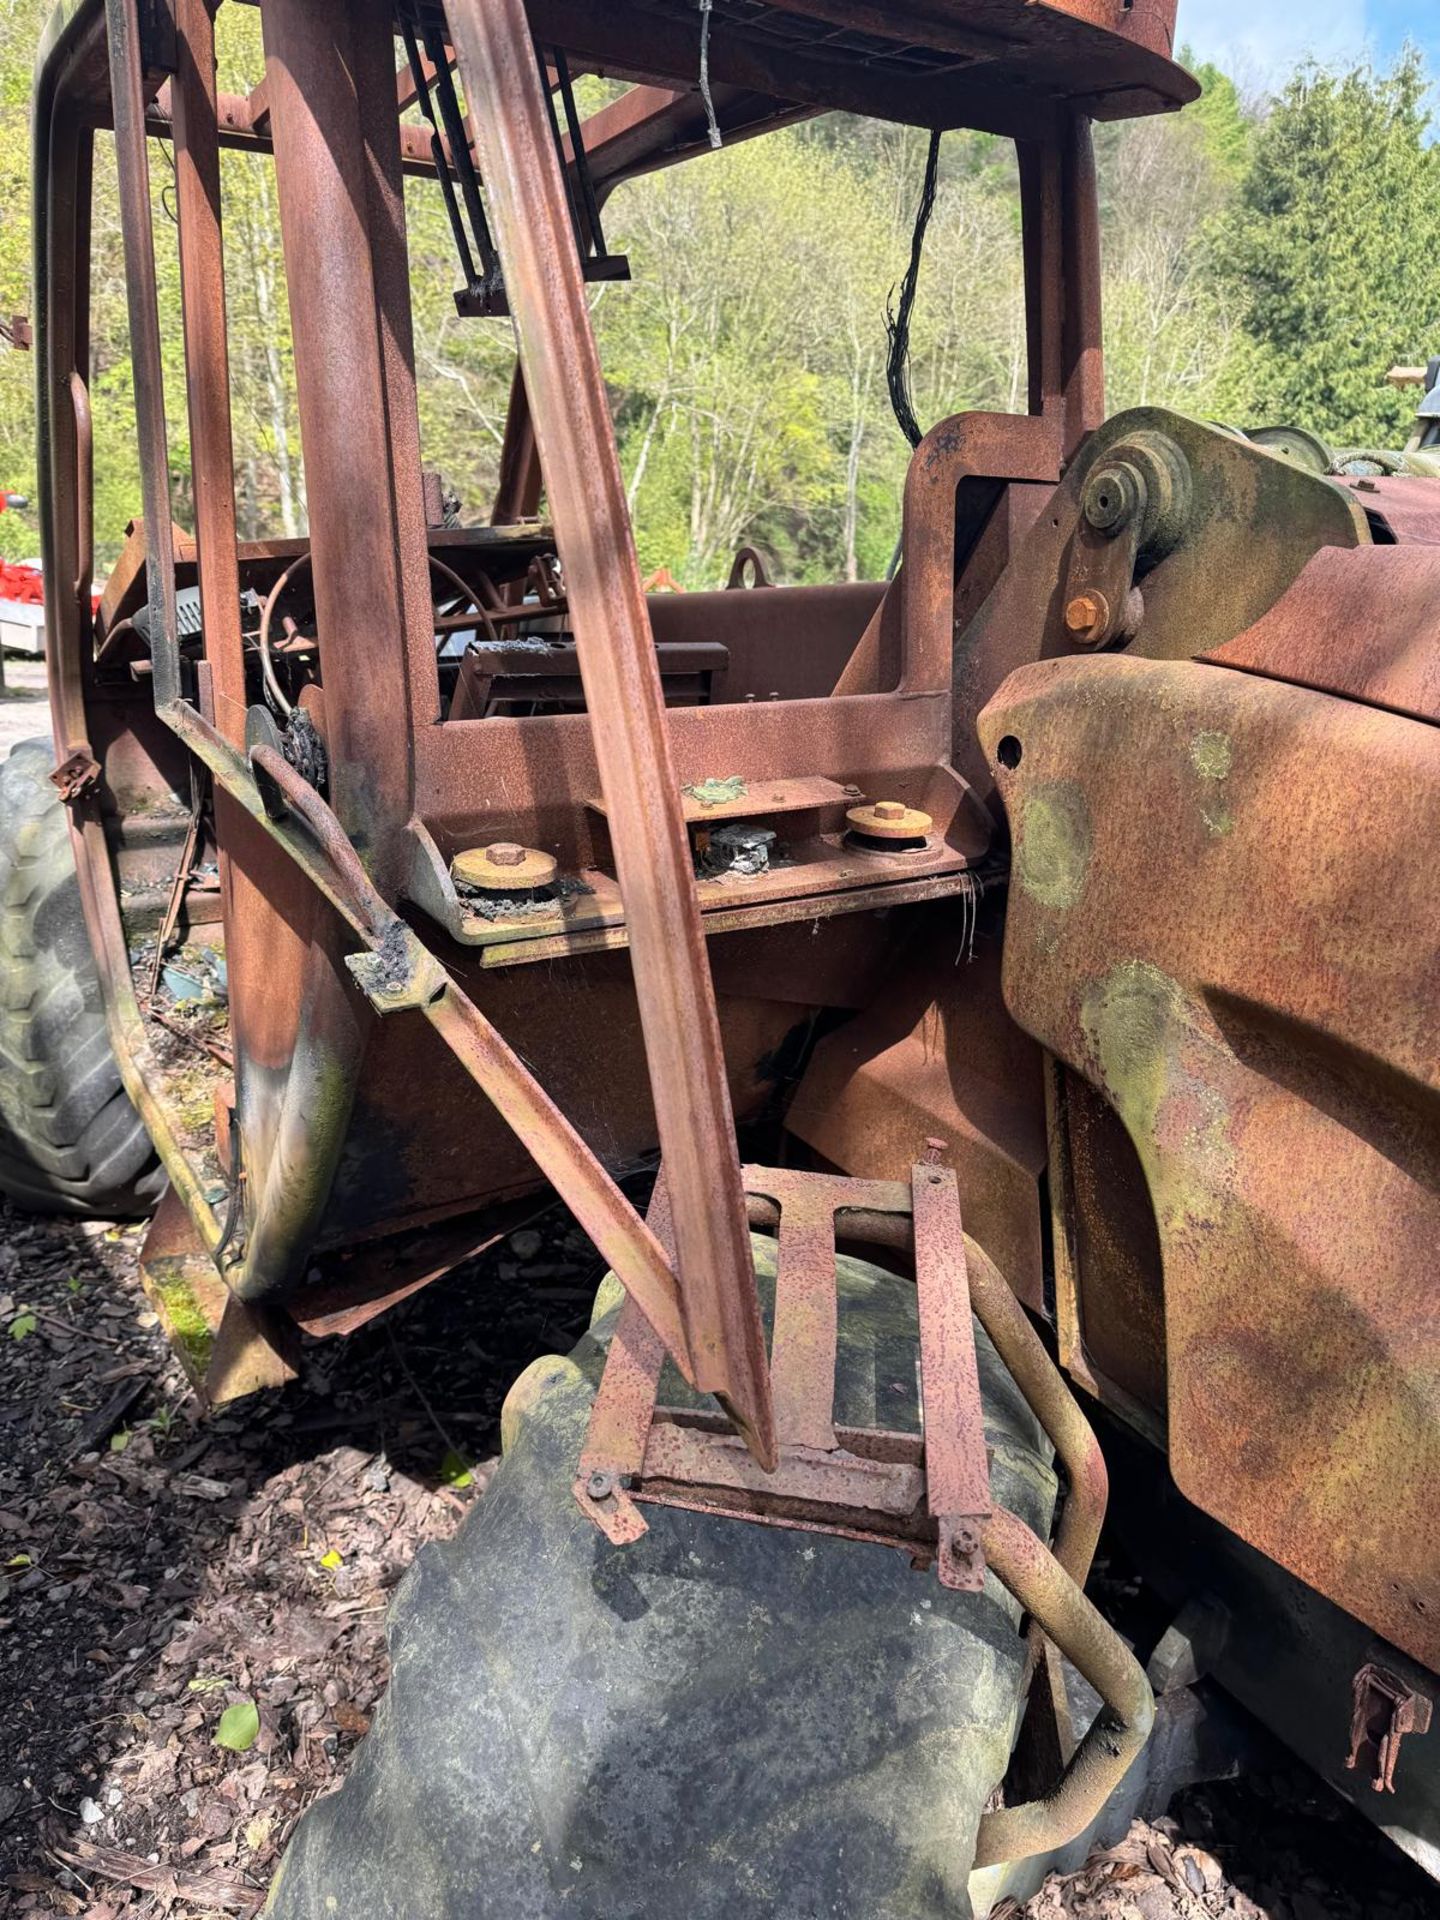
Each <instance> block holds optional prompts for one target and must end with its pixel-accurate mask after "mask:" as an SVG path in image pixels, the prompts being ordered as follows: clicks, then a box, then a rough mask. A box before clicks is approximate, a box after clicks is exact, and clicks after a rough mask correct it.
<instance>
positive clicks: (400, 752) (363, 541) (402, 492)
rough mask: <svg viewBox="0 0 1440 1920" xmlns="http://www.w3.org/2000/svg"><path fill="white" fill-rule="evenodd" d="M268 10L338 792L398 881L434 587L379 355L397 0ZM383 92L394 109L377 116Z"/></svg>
mask: <svg viewBox="0 0 1440 1920" xmlns="http://www.w3.org/2000/svg"><path fill="white" fill-rule="evenodd" d="M261 21H262V24H263V28H264V37H265V50H266V61H267V69H266V71H267V78H268V81H269V88H270V94H269V98H270V125H271V133H272V138H273V140H274V144H275V160H276V188H277V192H278V197H279V206H280V229H281V237H282V240H283V242H284V249H285V273H286V281H287V285H288V288H289V295H290V311H291V318H292V323H293V329H294V337H295V378H296V387H297V391H298V398H299V407H300V433H301V442H302V446H303V450H304V460H305V481H306V494H307V497H308V500H309V504H310V560H311V568H312V578H313V583H314V589H315V613H316V619H317V622H318V626H319V645H320V657H321V662H322V668H323V674H324V682H325V723H326V747H327V750H328V753H329V757H330V777H331V792H332V798H333V803H334V806H335V811H336V813H337V814H338V816H339V818H340V820H341V822H342V823H343V825H344V827H345V829H346V831H347V832H348V833H349V834H350V837H351V838H352V840H354V841H355V843H356V845H357V846H358V847H359V849H360V852H361V856H362V858H363V859H365V861H366V863H367V865H369V866H370V867H371V869H372V871H374V872H375V873H376V875H377V877H378V878H379V879H380V882H381V885H382V888H385V889H386V890H387V891H388V890H390V889H391V888H392V887H393V886H394V885H398V884H399V882H400V881H401V879H402V878H403V876H404V873H405V871H406V853H405V847H404V844H403V841H404V829H405V827H406V825H407V823H408V821H409V818H410V814H411V810H412V803H413V802H412V796H413V783H414V768H413V754H412V749H411V733H412V727H413V716H412V713H411V705H410V686H409V677H408V673H407V670H406V647H407V643H408V644H410V645H419V644H420V643H421V641H422V639H423V640H424V641H425V642H426V643H427V644H429V643H431V641H432V636H431V633H430V629H429V625H428V623H429V621H430V619H431V611H432V610H431V605H430V596H429V590H428V583H427V585H426V587H425V589H424V593H423V604H421V603H420V602H421V598H422V596H421V595H419V594H417V593H416V592H415V591H414V582H415V580H416V579H417V578H419V579H421V580H424V579H425V578H426V575H425V566H426V561H425V544H424V543H425V528H424V514H423V507H422V506H421V504H420V503H421V501H422V484H421V476H420V461H419V438H418V426H417V425H415V424H414V418H413V416H414V404H415V403H414V389H413V377H412V378H411V379H410V380H406V379H405V378H404V375H403V372H401V370H400V369H399V368H398V367H397V363H396V357H395V356H394V355H393V354H392V353H390V352H389V351H388V350H387V348H388V346H389V344H390V339H391V336H392V335H393V333H394V329H395V327H396V316H395V313H394V309H393V301H392V303H387V302H386V300H385V299H384V297H383V295H382V288H381V285H380V276H381V274H382V272H383V271H384V260H383V250H384V249H385V248H386V247H387V246H393V245H396V244H398V245H399V246H400V247H402V248H403V244H404V242H403V233H404V214H403V208H402V206H401V204H400V191H399V187H400V162H399V140H398V131H397V123H396V120H395V117H394V107H393V103H394V87H395V79H394V75H395V69H394V64H393V56H392V53H391V46H392V41H391V25H392V22H391V14H390V8H389V5H388V4H387V0H359V4H356V5H342V4H341V0H310V3H309V4H302V0H265V4H264V5H263V6H262V8H261ZM382 58H383V64H384V75H383V81H384V85H383V93H380V92H379V91H378V78H377V76H376V74H375V73H374V71H373V69H374V68H375V66H376V64H377V62H379V61H380V60H381V59H382ZM379 98H383V99H384V100H385V101H386V103H387V107H388V111H387V112H386V113H384V114H383V115H381V114H379V113H375V112H372V113H367V112H366V111H365V107H366V105H378V99H379ZM397 234H398V236H399V238H398V242H397V239H396V236H397ZM390 291H391V293H392V295H393V288H391V289H390ZM406 331H407V337H408V324H407V329H406ZM407 509H413V510H409V511H407Z"/></svg>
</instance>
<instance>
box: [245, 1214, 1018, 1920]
mask: <svg viewBox="0 0 1440 1920" xmlns="http://www.w3.org/2000/svg"><path fill="white" fill-rule="evenodd" d="M755 1245H756V1259H757V1266H758V1267H759V1268H760V1285H761V1293H762V1301H763V1303H764V1304H765V1305H766V1307H767V1311H768V1310H769V1306H770V1302H771V1301H772V1300H773V1287H774V1274H775V1242H774V1241H773V1240H772V1241H768V1242H766V1241H761V1240H757V1241H756V1243H755ZM837 1278H838V1284H839V1305H840V1340H839V1351H838V1354H837V1367H836V1406H835V1412H836V1418H837V1419H838V1420H839V1421H841V1422H842V1423H844V1424H847V1425H848V1424H856V1425H862V1426H885V1427H890V1428H892V1429H895V1430H899V1431H910V1432H914V1431H916V1430H917V1429H918V1407H917V1397H916V1387H915V1352H916V1339H917V1328H916V1292H915V1287H914V1284H913V1282H909V1281H904V1280H898V1279H896V1278H894V1277H893V1276H892V1275H890V1274H888V1273H885V1272H884V1271H882V1270H881V1269H880V1268H878V1267H874V1266H870V1265H868V1264H866V1263H865V1262H862V1261H858V1260H850V1259H845V1258H842V1259H840V1260H839V1261H838V1263H837ZM615 1296H616V1287H615V1284H614V1283H613V1282H611V1283H609V1284H608V1285H607V1287H606V1288H604V1289H602V1292H601V1299H600V1302H599V1305H598V1309H597V1311H598V1317H597V1320H596V1322H595V1324H594V1325H593V1327H592V1329H591V1332H590V1334H589V1335H588V1336H587V1337H586V1338H585V1339H584V1340H582V1341H581V1343H580V1345H579V1346H578V1347H577V1348H576V1350H575V1352H574V1354H573V1356H571V1357H570V1358H569V1359H564V1358H559V1357H551V1358H549V1359H546V1360H541V1361H537V1362H536V1363H535V1365H534V1366H533V1367H531V1368H530V1369H529V1370H528V1372H527V1373H526V1374H524V1375H522V1377H521V1379H520V1381H519V1382H517V1383H516V1386H515V1388H514V1389H513V1390H512V1393H511V1396H510V1398H509V1400H508V1401H507V1403H506V1410H505V1415H504V1428H505V1441H506V1453H505V1458H504V1461H503V1463H502V1465H501V1467H500V1469H499V1471H498V1472H497V1474H496V1476H495V1479H494V1481H493V1483H492V1484H491V1486H490V1488H489V1490H488V1491H487V1493H486V1495H485V1498H484V1500H483V1501H482V1502H481V1503H480V1505H479V1506H478V1507H476V1509H475V1510H474V1512H472V1513H471V1515H470V1516H469V1518H468V1519H467V1521H466V1522H465V1525H464V1526H463V1527H462V1528H461V1529H460V1531H459V1533H457V1534H456V1535H455V1537H454V1538H453V1539H452V1540H450V1541H448V1542H446V1543H445V1544H444V1545H440V1546H427V1547H426V1548H424V1550H423V1551H422V1552H421V1554H420V1556H419V1558H418V1560H417V1561H416V1563H415V1566H414V1567H413V1568H412V1569H411V1571H410V1573H409V1575H408V1576H407V1578H406V1581H405V1584H404V1586H403V1587H402V1588H401V1590H400V1593H399V1595H398V1597H397V1599H396V1601H395V1605H394V1608H393V1611H392V1613H391V1618H390V1625H389V1641H390V1652H391V1679H390V1686H389V1691H388V1692H387V1693H386V1695H385V1696H384V1698H383V1699H382V1700H381V1702H380V1705H379V1708H378V1710H377V1712H376V1715H375V1723H374V1727H373V1729H372V1731H371V1732H370V1734H369V1736H368V1737H367V1739H366V1741H365V1743H364V1745H363V1746H362V1747H361V1749H360V1751H359V1753H358V1754H357V1755H356V1758H355V1761H354V1764H353V1765H352V1767H351V1769H350V1774H349V1778H348V1779H347V1780H346V1782H345V1784H344V1786H343V1787H341V1789H340V1790H339V1792H338V1793H334V1794H332V1795H330V1796H329V1797H328V1798H326V1799H324V1800H321V1801H319V1802H317V1804H316V1805H315V1806H314V1807H313V1808H312V1809H311V1810H310V1811H309V1812H308V1813H307V1814H306V1815H305V1818H304V1819H303V1820H302V1821H301V1822H300V1825H299V1828H298V1829H297V1831H296V1834H295V1837H294V1839H293V1840H292V1842H291V1844H290V1848H289V1851H288V1852H287V1854H286V1856H285V1858H284V1861H283V1863H282V1866H281V1869H280V1873H279V1876H278V1877H277V1879H276V1882H275V1885H274V1888H273V1889H272V1892H271V1896H270V1902H269V1904H268V1905H267V1907H266V1909H265V1912H266V1915H267V1916H269V1920H332V1917H333V1916H344V1917H345V1920H352V1917H353V1920H360V1916H362V1915H363V1916H364V1920H418V1916H420V1915H423V1916H424V1920H671V1916H677V1917H678V1916H683V1917H684V1920H818V1916H821V1915H850V1916H856V1920H860V1916H863V1920H968V1916H969V1915H970V1913H971V1905H970V1900H969V1896H968V1880H969V1875H970V1864H971V1861H972V1860H973V1858H974V1851H975V1836H976V1832H977V1829H978V1827H979V1822H980V1817H981V1814H982V1812H983V1810H984V1808H985V1806H986V1803H987V1801H988V1800H989V1798H990V1795H991V1793H992V1792H993V1790H994V1788H995V1786H996V1784H997V1782H998V1781H999V1780H1000V1779H1001V1777H1002V1775H1003V1774H1004V1772H1005V1769H1006V1765H1007V1763H1008V1760H1009V1757H1010V1753H1011V1747H1012V1743H1013V1736H1014V1730H1015V1727H1016V1724H1017V1721H1018V1715H1019V1709H1020V1705H1021V1699H1022V1693H1023V1689H1024V1684H1025V1676H1026V1646H1025V1641H1024V1640H1023V1638H1022V1637H1021V1635H1020V1633H1019V1631H1018V1627H1019V1609H1018V1607H1017V1606H1015V1604H1014V1603H1013V1602H1012V1601H1011V1600H1010V1599H1009V1597H1008V1596H1007V1595H1006V1594H1005V1593H1004V1592H1003V1591H1002V1590H1001V1589H1000V1588H999V1587H998V1586H997V1585H996V1584H995V1582H994V1581H993V1580H992V1581H990V1582H988V1583H987V1588H986V1591H985V1592H984V1593H982V1594H956V1593H951V1592H948V1591H947V1590H946V1589H944V1588H943V1587H941V1586H940V1584H939V1582H938V1580H937V1579H936V1578H935V1576H934V1574H933V1573H931V1574H929V1575H922V1574H919V1573H915V1572H912V1571H911V1569H910V1567H909V1565H908V1559H907V1556H905V1555H904V1554H901V1553H899V1552H896V1551H895V1550H894V1549H893V1548H888V1547H882V1546H869V1545H861V1544H859V1543H857V1542H854V1541H847V1540H839V1539H834V1538H832V1537H830V1536H829V1535H826V1534H806V1533H799V1532H791V1531H785V1530H778V1529H772V1528H768V1527H759V1526H749V1525H746V1524H744V1523H743V1522H740V1521H735V1520H724V1519H720V1518H718V1517H716V1516H715V1515H712V1514H701V1513H691V1512H685V1511H681V1510H679V1509H676V1508H666V1507H649V1508H647V1509H646V1511H645V1518H646V1520H647V1521H648V1522H649V1528H650V1531H649V1532H648V1533H647V1534H646V1536H645V1538H644V1539H643V1540H641V1541H639V1542H637V1543H636V1544H635V1545H634V1546H632V1547H625V1548H616V1547H612V1546H611V1545H610V1544H609V1542H608V1541H606V1540H605V1539H603V1538H602V1537H601V1535H600V1534H598V1533H596V1532H595V1531H594V1529H593V1528H592V1527H591V1525H590V1523H589V1521H588V1520H586V1519H585V1518H584V1517H583V1516H582V1514H581V1513H580V1510H579V1508H578V1507H577V1506H576V1504H575V1500H574V1497H573V1495H572V1493H571V1485H572V1482H573V1480H574V1476H575V1470H576V1462H577V1460H578V1458H579V1455H580V1450H581V1447H582V1446H583V1444H584V1440H585V1432H586V1425H587V1421H588V1419H589V1415H590V1409H591V1406H592V1403H593V1400H594V1393H595V1386H596V1383H597V1382H598V1380H599V1377H600V1371H601V1367H602V1365H603V1362H604V1358H605V1353H606V1350H607V1349H608V1346H609V1343H610V1341H611V1339H612V1338H613V1336H614V1332H615V1324H616V1321H617V1319H618V1308H617V1307H615V1306H614V1305H613V1304H608V1305H607V1303H613V1301H614V1299H615ZM977 1353H978V1360H979V1368H980V1379H981V1392H982V1397H983V1403H984V1409H985V1435H986V1441H987V1444H988V1446H989V1447H990V1449H991V1473H992V1484H993V1486H994V1491H995V1498H996V1500H997V1501H998V1502H999V1503H1000V1504H1001V1505H1004V1506H1007V1507H1008V1508H1010V1510H1011V1511H1012V1512H1015V1513H1018V1514H1019V1515H1021V1517H1022V1518H1024V1519H1025V1521H1026V1523H1027V1524H1028V1525H1030V1526H1031V1527H1032V1528H1034V1529H1035V1530H1036V1531H1037V1532H1038V1533H1039V1534H1040V1535H1041V1537H1044V1538H1048V1536H1049V1531H1050V1524H1051V1516H1052V1513H1053V1508H1054V1501H1055V1476H1054V1473H1053V1470H1052V1468H1051V1466H1050V1463H1049V1448H1048V1445H1047V1443H1046V1442H1045V1440H1044V1437H1043V1435H1042V1434H1041V1433H1040V1431H1039V1428H1038V1426H1037V1425H1036V1422H1035V1418H1034V1415H1033V1414H1032V1413H1031V1412H1030V1410H1029V1409H1028V1407H1027V1406H1026V1405H1025V1402H1024V1400H1023V1399H1022V1398H1021V1396H1020V1394H1019V1391H1018V1389H1017V1388H1016V1386H1015V1384H1014V1382H1013V1381H1012V1380H1011V1379H1010V1376H1009V1375H1008V1373H1006V1371H1005V1369H1004V1367H1003V1365H1002V1364H1001V1362H1000V1360H999V1357H998V1355H997V1354H996V1353H995V1350H994V1348H993V1347H992V1346H991V1345H990V1343H989V1341H988V1340H987V1339H986V1338H985V1336H984V1334H983V1332H977ZM662 1393H663V1396H664V1398H665V1399H666V1400H667V1402H669V1403H670V1404H676V1403H679V1404H694V1396H692V1395H689V1393H688V1389H685V1388H684V1387H683V1386H682V1385H681V1383H680V1381H679V1379H678V1376H677V1377H675V1378H674V1379H673V1381H667V1383H666V1384H665V1386H664V1387H663V1389H662Z"/></svg>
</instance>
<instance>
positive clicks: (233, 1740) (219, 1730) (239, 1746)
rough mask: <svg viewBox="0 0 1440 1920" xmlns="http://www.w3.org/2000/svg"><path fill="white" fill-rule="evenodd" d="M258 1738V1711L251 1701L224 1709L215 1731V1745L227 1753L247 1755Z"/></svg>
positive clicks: (241, 1701)
mask: <svg viewBox="0 0 1440 1920" xmlns="http://www.w3.org/2000/svg"><path fill="white" fill-rule="evenodd" d="M259 1738H260V1710H259V1708H258V1707H257V1706H256V1705H255V1702H254V1701H253V1700H237V1701H235V1703H234V1704H233V1705H232V1706H228V1707H226V1709H225V1711H224V1712H223V1713H222V1714H221V1716H220V1724H219V1726H218V1727H216V1729H215V1745H216V1746H217V1747H224V1748H225V1749H226V1751H227V1752H229V1753H248V1752H249V1751H250V1749H251V1747H253V1746H254V1744H255V1742H256V1741H257V1740H258V1739H259Z"/></svg>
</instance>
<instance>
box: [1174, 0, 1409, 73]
mask: <svg viewBox="0 0 1440 1920" xmlns="http://www.w3.org/2000/svg"><path fill="white" fill-rule="evenodd" d="M1434 31H1435V0H1308V3H1307V4H1300V0H1180V19H1179V27H1178V32H1177V36H1176V44H1177V46H1178V45H1181V44H1186V45H1189V46H1192V47H1194V49H1195V50H1196V52H1197V53H1198V54H1200V55H1201V56H1202V58H1205V59H1209V60H1215V61H1217V62H1218V63H1219V64H1220V65H1221V66H1224V67H1225V68H1226V69H1227V70H1228V71H1230V72H1232V73H1234V75H1235V77H1236V79H1237V80H1239V81H1241V83H1242V85H1251V86H1261V87H1263V86H1267V85H1271V84H1273V83H1274V82H1275V81H1277V80H1279V79H1281V78H1283V77H1284V75H1285V74H1286V73H1287V72H1288V71H1289V70H1290V68H1291V67H1293V66H1294V64H1295V62H1296V61H1297V60H1299V59H1302V58H1304V56H1305V55H1307V54H1311V55H1314V57H1315V58H1316V59H1320V60H1334V59H1350V58H1354V57H1355V56H1357V55H1362V54H1366V53H1368V54H1369V55H1370V56H1371V57H1372V58H1373V59H1375V60H1377V61H1379V62H1381V63H1382V64H1383V63H1384V62H1385V61H1387V60H1389V59H1390V58H1392V57H1393V55H1394V54H1395V53H1397V52H1398V51H1399V49H1400V48H1401V47H1402V46H1403V45H1404V43H1405V41H1406V39H1407V38H1408V39H1411V40H1415V41H1417V42H1418V43H1419V44H1420V45H1421V46H1425V45H1426V44H1427V43H1428V42H1429V41H1431V40H1433V37H1434ZM1433 65H1434V61H1433V59H1432V67H1433Z"/></svg>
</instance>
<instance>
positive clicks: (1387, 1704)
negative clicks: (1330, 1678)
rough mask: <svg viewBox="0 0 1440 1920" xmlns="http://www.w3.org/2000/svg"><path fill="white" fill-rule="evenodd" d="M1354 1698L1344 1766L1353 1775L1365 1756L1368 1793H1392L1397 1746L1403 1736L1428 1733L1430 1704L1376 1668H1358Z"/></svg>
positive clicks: (1402, 1682) (1400, 1682) (1398, 1680)
mask: <svg viewBox="0 0 1440 1920" xmlns="http://www.w3.org/2000/svg"><path fill="white" fill-rule="evenodd" d="M1354 1695H1355V1707H1354V1712H1353V1714H1352V1715H1351V1720H1350V1758H1349V1759H1348V1760H1347V1761H1346V1762H1345V1765H1346V1767H1347V1768H1348V1769H1349V1770H1350V1771H1351V1772H1352V1773H1353V1772H1354V1771H1355V1770H1356V1768H1357V1767H1358V1766H1359V1765H1360V1762H1361V1759H1362V1758H1363V1757H1364V1756H1365V1755H1366V1754H1367V1753H1368V1754H1369V1755H1370V1756H1371V1762H1370V1764H1371V1766H1372V1769H1373V1771H1372V1777H1371V1781H1370V1785H1371V1787H1372V1789H1373V1790H1374V1791H1375V1792H1376V1793H1393V1792H1394V1791H1395V1763H1396V1761H1397V1760H1398V1759H1399V1758H1400V1743H1401V1741H1402V1740H1404V1738H1405V1736H1406V1735H1407V1734H1411V1733H1413V1734H1422V1733H1428V1732H1429V1731H1430V1717H1431V1703H1430V1701H1429V1700H1427V1699H1426V1697H1425V1695H1424V1694H1423V1693H1416V1692H1415V1690H1414V1688H1413V1687H1407V1686H1406V1684H1405V1682H1404V1681H1403V1680H1401V1679H1400V1678H1399V1677H1398V1676H1397V1675H1396V1674H1393V1673H1391V1672H1390V1671H1389V1670H1388V1669H1387V1668H1385V1667H1376V1666H1365V1667H1361V1669H1360V1671H1359V1672H1358V1673H1357V1674H1356V1676H1355V1685H1354Z"/></svg>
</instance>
